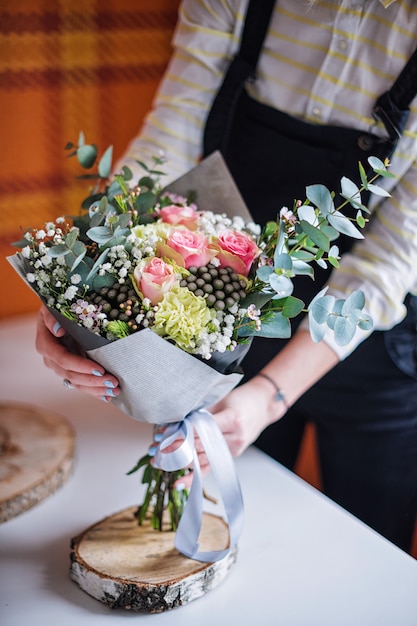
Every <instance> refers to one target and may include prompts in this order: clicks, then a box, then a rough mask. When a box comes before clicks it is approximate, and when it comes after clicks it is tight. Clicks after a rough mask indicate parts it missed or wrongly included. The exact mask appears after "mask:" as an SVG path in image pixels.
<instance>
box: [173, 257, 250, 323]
mask: <svg viewBox="0 0 417 626" xmlns="http://www.w3.org/2000/svg"><path fill="white" fill-rule="evenodd" d="M188 271H189V272H190V274H189V275H188V276H187V277H185V278H183V279H182V280H181V283H180V285H181V287H187V289H189V290H190V291H192V292H193V293H194V295H196V296H202V297H204V298H206V300H207V304H208V305H209V306H210V307H213V308H214V309H217V310H218V311H223V310H224V309H230V308H231V307H232V306H233V305H234V304H236V303H238V302H240V300H242V298H244V297H245V296H246V291H245V288H246V281H245V279H243V278H242V277H241V276H239V275H238V274H236V272H234V271H233V270H232V268H231V267H222V268H217V267H215V266H214V265H212V264H211V263H209V264H208V265H203V266H202V267H189V268H188Z"/></svg>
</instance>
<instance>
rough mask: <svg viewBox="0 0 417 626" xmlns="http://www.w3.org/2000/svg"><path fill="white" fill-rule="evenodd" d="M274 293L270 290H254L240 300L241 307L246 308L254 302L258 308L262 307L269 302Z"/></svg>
mask: <svg viewBox="0 0 417 626" xmlns="http://www.w3.org/2000/svg"><path fill="white" fill-rule="evenodd" d="M274 295H275V294H274V293H273V292H270V291H254V292H253V293H250V294H248V295H247V296H246V298H243V299H242V300H241V301H240V302H239V307H241V308H243V309H246V308H247V307H248V306H249V305H250V304H254V305H255V306H256V308H257V309H262V307H263V306H264V305H265V304H266V303H267V302H269V301H270V300H271V299H272V297H273V296H274Z"/></svg>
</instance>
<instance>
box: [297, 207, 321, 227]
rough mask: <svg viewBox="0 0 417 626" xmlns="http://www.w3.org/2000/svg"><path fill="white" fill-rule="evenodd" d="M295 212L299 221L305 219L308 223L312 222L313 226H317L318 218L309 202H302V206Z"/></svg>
mask: <svg viewBox="0 0 417 626" xmlns="http://www.w3.org/2000/svg"><path fill="white" fill-rule="evenodd" d="M297 213H298V217H299V219H300V221H301V220H305V221H306V222H308V223H309V224H312V225H313V226H317V224H318V218H317V215H316V211H315V209H314V207H312V206H311V205H310V204H303V205H302V206H300V207H299V208H298V209H297Z"/></svg>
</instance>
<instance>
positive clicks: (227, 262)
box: [217, 230, 260, 276]
mask: <svg viewBox="0 0 417 626" xmlns="http://www.w3.org/2000/svg"><path fill="white" fill-rule="evenodd" d="M217 243H218V246H219V248H220V252H219V255H218V258H219V260H220V264H221V267H231V268H232V269H233V270H234V271H235V272H238V273H239V274H243V276H247V275H248V274H249V270H250V268H251V265H252V263H253V261H254V260H255V259H256V257H257V256H258V255H259V253H260V250H259V248H258V246H257V245H256V243H255V242H254V241H253V239H251V237H249V236H248V235H246V234H245V233H240V232H237V231H234V230H224V231H223V232H222V233H221V234H220V235H219V238H218V242H217Z"/></svg>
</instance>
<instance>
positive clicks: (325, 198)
mask: <svg viewBox="0 0 417 626" xmlns="http://www.w3.org/2000/svg"><path fill="white" fill-rule="evenodd" d="M306 196H307V198H308V199H309V200H310V202H312V203H313V204H314V205H315V206H316V207H317V208H318V209H319V210H320V211H321V213H322V214H323V215H324V216H327V215H328V214H329V213H332V212H333V211H334V202H333V198H332V195H331V193H330V191H329V190H328V189H327V187H325V186H324V185H309V186H308V187H306ZM313 241H314V240H313Z"/></svg>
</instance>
